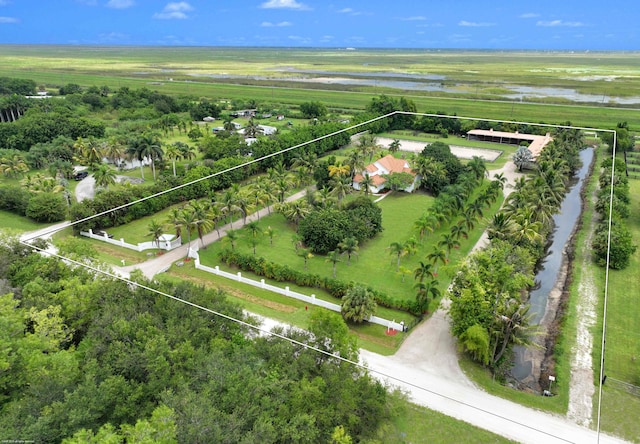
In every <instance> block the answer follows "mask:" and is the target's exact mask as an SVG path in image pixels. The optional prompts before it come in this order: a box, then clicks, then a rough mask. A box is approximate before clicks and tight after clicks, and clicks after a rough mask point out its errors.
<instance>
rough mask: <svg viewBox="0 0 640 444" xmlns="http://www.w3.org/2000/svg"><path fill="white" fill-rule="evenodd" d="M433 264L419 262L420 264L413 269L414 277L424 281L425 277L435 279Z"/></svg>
mask: <svg viewBox="0 0 640 444" xmlns="http://www.w3.org/2000/svg"><path fill="white" fill-rule="evenodd" d="M432 268H433V264H429V263H426V262H422V261H420V262H418V266H417V267H416V268H415V269H414V270H413V278H414V279H417V280H418V282H423V281H424V280H425V279H429V278H431V279H433V271H432Z"/></svg>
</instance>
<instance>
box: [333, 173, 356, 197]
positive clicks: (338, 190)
mask: <svg viewBox="0 0 640 444" xmlns="http://www.w3.org/2000/svg"><path fill="white" fill-rule="evenodd" d="M330 186H331V191H332V193H333V194H335V195H336V197H337V198H338V203H340V202H342V199H343V198H344V196H346V195H347V194H349V193H350V192H351V190H352V188H351V183H349V182H348V179H347V178H340V177H335V178H333V179H332V180H331V181H330Z"/></svg>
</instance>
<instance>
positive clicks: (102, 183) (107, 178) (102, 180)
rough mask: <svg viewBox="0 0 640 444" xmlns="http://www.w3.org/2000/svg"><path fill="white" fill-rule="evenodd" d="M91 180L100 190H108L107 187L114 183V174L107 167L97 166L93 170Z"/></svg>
mask: <svg viewBox="0 0 640 444" xmlns="http://www.w3.org/2000/svg"><path fill="white" fill-rule="evenodd" d="M93 178H94V180H95V181H96V185H97V186H99V187H102V188H109V185H113V184H115V183H116V173H115V171H113V170H112V169H111V168H110V167H109V166H108V165H104V164H102V165H99V166H98V167H97V168H96V169H94V170H93Z"/></svg>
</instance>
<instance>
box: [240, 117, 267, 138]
mask: <svg viewBox="0 0 640 444" xmlns="http://www.w3.org/2000/svg"><path fill="white" fill-rule="evenodd" d="M263 133H264V129H263V128H262V127H261V126H260V125H259V124H258V122H256V121H255V120H253V119H250V120H249V122H248V123H247V126H246V127H245V128H244V136H245V137H252V138H255V137H258V135H259V134H263Z"/></svg>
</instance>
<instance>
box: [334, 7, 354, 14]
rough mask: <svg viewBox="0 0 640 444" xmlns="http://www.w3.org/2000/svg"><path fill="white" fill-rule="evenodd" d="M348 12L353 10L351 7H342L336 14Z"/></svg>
mask: <svg viewBox="0 0 640 444" xmlns="http://www.w3.org/2000/svg"><path fill="white" fill-rule="evenodd" d="M350 12H353V9H352V8H344V9H341V10H339V11H338V14H349V13H350Z"/></svg>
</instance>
